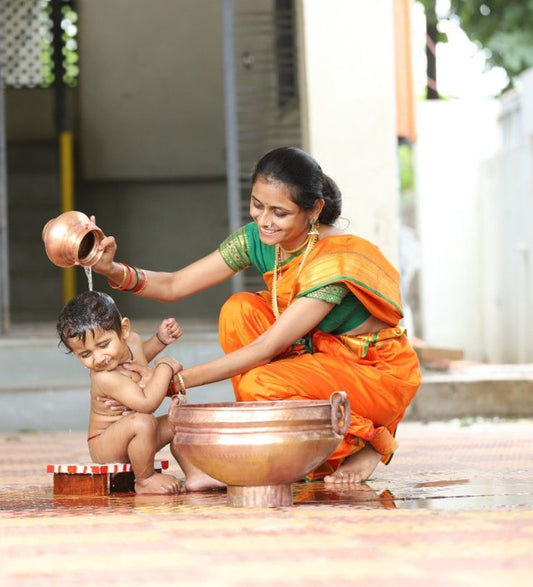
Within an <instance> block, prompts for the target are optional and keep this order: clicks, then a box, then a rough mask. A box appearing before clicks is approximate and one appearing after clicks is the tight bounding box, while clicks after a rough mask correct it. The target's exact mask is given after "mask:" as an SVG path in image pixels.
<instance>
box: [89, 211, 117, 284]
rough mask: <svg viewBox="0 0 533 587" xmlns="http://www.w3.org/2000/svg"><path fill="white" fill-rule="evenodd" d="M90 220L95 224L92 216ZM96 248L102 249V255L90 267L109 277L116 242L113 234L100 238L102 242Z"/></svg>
mask: <svg viewBox="0 0 533 587" xmlns="http://www.w3.org/2000/svg"><path fill="white" fill-rule="evenodd" d="M90 220H91V222H94V223H95V224H96V219H95V217H94V216H91V217H90ZM98 250H99V251H102V256H101V257H100V259H98V261H97V262H96V263H95V264H94V265H93V266H92V267H91V269H92V270H93V271H94V272H95V273H100V274H101V275H105V276H107V277H109V275H110V274H111V272H112V270H113V261H114V259H115V253H116V252H117V242H116V240H115V237H114V236H106V237H104V238H103V239H102V242H101V243H100V245H99V246H98Z"/></svg>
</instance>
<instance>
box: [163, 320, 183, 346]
mask: <svg viewBox="0 0 533 587" xmlns="http://www.w3.org/2000/svg"><path fill="white" fill-rule="evenodd" d="M182 334H183V329H182V328H181V326H180V325H179V324H178V322H177V321H176V320H175V319H174V318H165V319H164V320H163V322H161V324H160V325H159V328H158V330H157V334H156V336H157V338H158V339H159V341H160V342H162V343H163V344H164V345H169V344H172V343H173V342H176V341H177V340H178V338H180V336H181V335H182Z"/></svg>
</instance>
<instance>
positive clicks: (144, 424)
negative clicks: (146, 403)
mask: <svg viewBox="0 0 533 587" xmlns="http://www.w3.org/2000/svg"><path fill="white" fill-rule="evenodd" d="M131 422H132V426H133V429H134V430H135V432H136V433H137V434H139V433H148V434H154V433H155V432H157V418H156V417H155V416H154V415H153V414H142V413H140V412H135V413H134V414H131Z"/></svg>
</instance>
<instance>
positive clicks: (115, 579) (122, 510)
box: [0, 420, 533, 587]
mask: <svg viewBox="0 0 533 587" xmlns="http://www.w3.org/2000/svg"><path fill="white" fill-rule="evenodd" d="M397 439H398V441H399V443H400V448H399V450H398V451H397V453H396V455H395V456H394V458H393V460H392V462H391V463H390V465H388V466H387V467H385V466H382V465H380V466H379V467H378V469H377V470H376V472H375V474H374V476H373V478H372V479H370V480H369V481H368V482H367V483H366V484H357V485H351V486H347V487H332V486H326V485H325V484H324V483H322V482H313V483H295V484H293V500H294V505H293V506H288V507H280V508H232V507H229V506H227V505H226V494H225V492H224V491H217V492H202V493H189V494H182V495H178V496H136V495H133V494H128V495H114V496H106V497H92V496H83V497H76V496H62V497H59V496H55V497H54V495H53V492H52V481H53V480H52V475H51V474H48V473H46V465H47V464H53V463H67V462H87V461H88V460H89V459H88V453H87V448H86V443H85V434H84V433H83V432H78V431H75V432H45V433H42V432H41V433H34V434H31V433H11V434H0V475H1V482H0V585H2V586H4V585H5V586H6V587H16V586H25V585H30V584H31V585H74V584H77V585H96V584H99V583H102V582H105V583H107V584H111V585H193V584H194V585H235V586H241V585H242V586H248V585H253V586H255V585H269V586H270V585H276V586H278V585H281V586H284V585H302V586H303V585H306V586H307V585H311V586H313V585H326V584H330V583H334V584H335V585H356V584H357V583H358V582H360V581H369V580H371V581H379V583H380V585H391V586H392V585H395V586H396V585H427V584H428V583H430V584H432V585H454V586H455V585H476V586H477V585H502V584H508V585H510V586H513V587H514V586H515V585H530V584H532V580H533V554H532V551H533V466H532V465H533V420H516V421H497V420H490V421H483V420H463V421H458V420H455V421H449V422H442V423H441V422H432V423H429V424H422V423H418V422H406V423H403V424H402V425H401V426H400V428H399V430H398V435H397ZM158 458H162V459H167V458H168V459H170V460H171V466H170V472H172V473H174V474H176V475H178V476H181V471H180V470H179V468H178V466H177V465H176V463H175V462H173V461H172V457H171V456H170V454H169V452H168V451H166V450H164V451H162V452H161V453H159V455H158Z"/></svg>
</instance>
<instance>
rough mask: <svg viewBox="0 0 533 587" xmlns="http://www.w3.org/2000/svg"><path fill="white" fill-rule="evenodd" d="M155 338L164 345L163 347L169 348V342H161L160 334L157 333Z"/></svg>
mask: <svg viewBox="0 0 533 587" xmlns="http://www.w3.org/2000/svg"><path fill="white" fill-rule="evenodd" d="M155 337H156V338H157V340H158V341H159V342H160V343H161V344H162V345H163V346H168V342H164V341H162V340H161V337H160V336H159V332H156V333H155ZM167 365H168V363H167Z"/></svg>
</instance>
